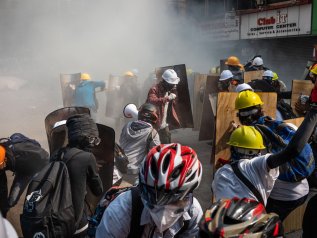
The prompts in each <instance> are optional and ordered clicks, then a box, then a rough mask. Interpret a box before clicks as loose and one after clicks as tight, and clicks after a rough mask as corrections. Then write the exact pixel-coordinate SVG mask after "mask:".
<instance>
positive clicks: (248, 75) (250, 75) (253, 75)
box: [243, 70, 264, 83]
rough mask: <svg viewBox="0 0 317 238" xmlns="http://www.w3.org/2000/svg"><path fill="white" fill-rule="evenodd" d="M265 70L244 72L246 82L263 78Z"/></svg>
mask: <svg viewBox="0 0 317 238" xmlns="http://www.w3.org/2000/svg"><path fill="white" fill-rule="evenodd" d="M263 72H264V70H257V71H247V72H244V73H243V75H244V76H243V77H244V82H245V83H248V82H251V81H252V80H254V79H262V75H263Z"/></svg>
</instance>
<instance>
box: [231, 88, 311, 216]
mask: <svg viewBox="0 0 317 238" xmlns="http://www.w3.org/2000/svg"><path fill="white" fill-rule="evenodd" d="M262 105H263V102H262V100H261V98H260V97H259V96H258V95H257V94H256V93H254V92H250V91H245V92H241V93H239V95H238V97H237V98H236V101H235V108H236V109H237V110H238V117H239V120H240V122H241V124H242V125H248V126H251V125H255V124H263V123H264V124H265V123H271V124H272V123H274V122H275V121H279V120H274V119H272V118H268V117H265V115H264V113H263V108H262ZM273 149H275V148H273ZM293 158H294V157H293ZM308 191H309V188H308V182H307V179H306V178H304V179H302V180H301V181H298V182H287V181H285V180H282V179H277V180H276V182H275V186H274V188H273V190H272V192H271V195H270V197H269V199H268V205H267V211H268V212H276V213H278V214H279V216H280V218H281V220H284V219H285V218H286V216H287V215H288V214H289V213H290V212H291V211H292V210H294V209H295V208H296V207H298V206H300V205H301V204H303V203H304V202H305V200H306V198H307V194H308Z"/></svg>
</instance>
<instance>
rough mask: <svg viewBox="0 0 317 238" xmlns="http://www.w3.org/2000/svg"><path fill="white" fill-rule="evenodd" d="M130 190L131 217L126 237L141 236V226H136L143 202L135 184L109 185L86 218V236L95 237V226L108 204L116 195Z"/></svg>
mask: <svg viewBox="0 0 317 238" xmlns="http://www.w3.org/2000/svg"><path fill="white" fill-rule="evenodd" d="M129 190H131V194H132V217H131V225H130V233H129V236H128V238H134V237H141V236H142V233H143V228H144V227H143V226H137V225H136V224H140V220H141V214H142V211H143V207H144V206H143V203H142V201H141V198H140V190H139V187H137V186H131V187H117V186H113V187H111V188H110V189H109V190H108V191H107V192H106V193H105V195H104V196H103V197H102V198H101V200H100V202H99V204H98V205H97V207H96V209H95V212H94V214H93V215H92V216H91V217H90V218H88V222H89V224H88V236H89V237H91V238H94V237H95V234H96V230H97V227H98V225H99V223H100V221H101V219H102V216H103V214H104V212H105V210H106V209H107V207H108V206H109V204H110V203H111V202H112V201H113V200H114V199H115V198H116V197H118V196H119V195H120V194H121V193H124V192H127V191H129Z"/></svg>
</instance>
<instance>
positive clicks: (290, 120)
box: [284, 117, 305, 127]
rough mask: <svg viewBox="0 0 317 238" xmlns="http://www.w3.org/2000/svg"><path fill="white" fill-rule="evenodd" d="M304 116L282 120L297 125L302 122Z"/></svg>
mask: <svg viewBox="0 0 317 238" xmlns="http://www.w3.org/2000/svg"><path fill="white" fill-rule="evenodd" d="M304 118H305V117H298V118H294V119H288V120H284V122H286V123H292V124H294V125H295V126H297V127H299V126H300V125H301V124H302V122H303V121H304Z"/></svg>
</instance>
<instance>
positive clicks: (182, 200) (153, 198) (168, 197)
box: [140, 183, 192, 209]
mask: <svg viewBox="0 0 317 238" xmlns="http://www.w3.org/2000/svg"><path fill="white" fill-rule="evenodd" d="M140 188H141V197H142V198H143V200H144V201H145V202H146V205H147V206H148V207H149V208H150V209H152V208H153V207H154V206H156V205H158V206H163V205H179V206H181V205H182V204H187V202H188V201H189V200H190V199H192V194H191V193H188V192H187V191H177V192H173V191H166V190H164V189H157V188H156V187H150V186H148V185H146V184H143V183H140Z"/></svg>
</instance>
